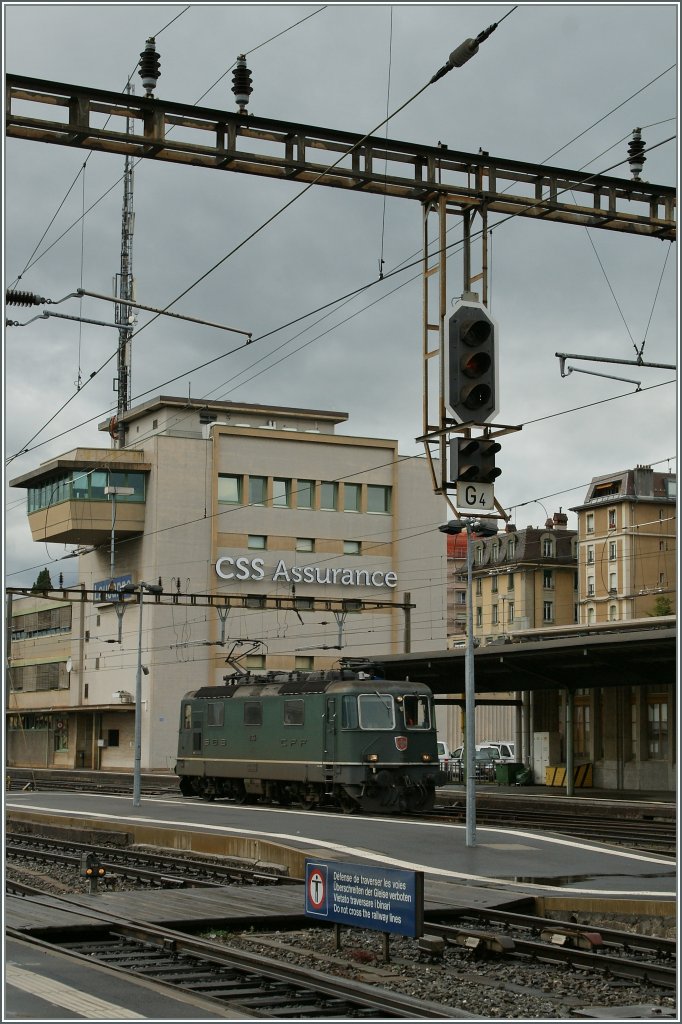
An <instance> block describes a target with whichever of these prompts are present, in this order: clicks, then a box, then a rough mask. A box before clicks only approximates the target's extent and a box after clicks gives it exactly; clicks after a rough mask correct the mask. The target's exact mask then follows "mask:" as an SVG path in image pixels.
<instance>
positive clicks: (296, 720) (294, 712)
mask: <svg viewBox="0 0 682 1024" xmlns="http://www.w3.org/2000/svg"><path fill="white" fill-rule="evenodd" d="M283 720H284V724H285V725H303V724H304V722H305V704H304V702H303V701H302V700H300V699H298V698H297V699H296V700H285V701H284V719H283Z"/></svg>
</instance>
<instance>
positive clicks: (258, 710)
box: [244, 700, 263, 725]
mask: <svg viewBox="0 0 682 1024" xmlns="http://www.w3.org/2000/svg"><path fill="white" fill-rule="evenodd" d="M262 724H263V705H262V704H261V702H260V701H259V700H245V701H244V725H262Z"/></svg>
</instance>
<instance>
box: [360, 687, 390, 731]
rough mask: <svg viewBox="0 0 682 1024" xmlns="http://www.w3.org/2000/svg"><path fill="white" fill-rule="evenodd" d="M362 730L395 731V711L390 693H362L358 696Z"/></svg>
mask: <svg viewBox="0 0 682 1024" xmlns="http://www.w3.org/2000/svg"><path fill="white" fill-rule="evenodd" d="M358 711H359V714H360V728H361V729H394V728H395V711H394V708H393V697H392V696H391V694H390V693H361V694H359V695H358Z"/></svg>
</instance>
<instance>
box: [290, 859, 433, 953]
mask: <svg viewBox="0 0 682 1024" xmlns="http://www.w3.org/2000/svg"><path fill="white" fill-rule="evenodd" d="M305 912H306V914H307V915H309V916H311V917H318V918H325V920H327V921H332V922H334V923H335V924H345V925H349V926H351V927H355V928H372V929H374V930H375V931H379V932H392V933H394V934H396V935H410V936H412V937H413V938H414V937H416V936H418V935H421V934H422V933H423V930H424V873H423V871H403V870H401V869H398V868H384V867H378V866H377V865H375V864H346V863H338V862H335V861H319V860H306V862H305Z"/></svg>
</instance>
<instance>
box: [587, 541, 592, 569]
mask: <svg viewBox="0 0 682 1024" xmlns="http://www.w3.org/2000/svg"><path fill="white" fill-rule="evenodd" d="M587 564H588V565H594V544H588V545H587Z"/></svg>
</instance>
